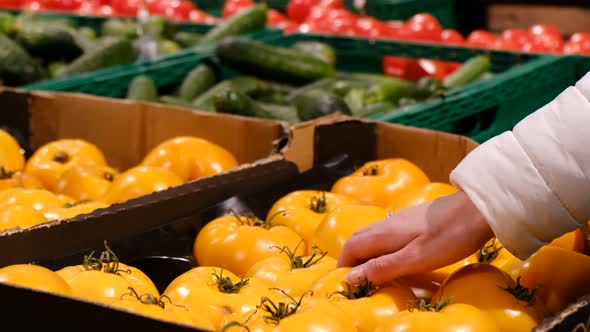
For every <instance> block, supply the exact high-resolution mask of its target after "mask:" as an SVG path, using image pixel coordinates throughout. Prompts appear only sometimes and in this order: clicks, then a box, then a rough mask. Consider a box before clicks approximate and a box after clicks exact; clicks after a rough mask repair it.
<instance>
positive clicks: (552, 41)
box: [522, 35, 564, 53]
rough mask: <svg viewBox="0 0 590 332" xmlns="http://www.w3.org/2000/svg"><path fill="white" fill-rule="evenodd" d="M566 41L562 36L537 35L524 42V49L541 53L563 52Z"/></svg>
mask: <svg viewBox="0 0 590 332" xmlns="http://www.w3.org/2000/svg"><path fill="white" fill-rule="evenodd" d="M563 48H564V41H563V38H561V36H558V37H556V36H554V35H542V36H536V37H535V38H533V40H532V41H531V42H529V43H526V44H524V46H523V47H522V50H523V51H526V52H540V53H561V52H563Z"/></svg>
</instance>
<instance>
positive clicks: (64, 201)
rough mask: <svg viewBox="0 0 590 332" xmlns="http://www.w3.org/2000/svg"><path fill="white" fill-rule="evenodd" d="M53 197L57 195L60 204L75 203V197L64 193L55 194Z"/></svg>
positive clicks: (68, 204)
mask: <svg viewBox="0 0 590 332" xmlns="http://www.w3.org/2000/svg"><path fill="white" fill-rule="evenodd" d="M55 197H57V199H58V200H59V204H60V205H61V206H70V205H73V204H75V203H76V200H75V199H73V198H71V197H70V196H67V195H64V194H56V195H55Z"/></svg>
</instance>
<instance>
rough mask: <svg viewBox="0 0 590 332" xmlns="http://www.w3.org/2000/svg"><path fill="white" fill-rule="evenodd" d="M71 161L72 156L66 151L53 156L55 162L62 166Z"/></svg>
mask: <svg viewBox="0 0 590 332" xmlns="http://www.w3.org/2000/svg"><path fill="white" fill-rule="evenodd" d="M68 160H70V155H69V154H68V153H67V152H65V151H57V152H56V153H55V154H54V155H53V161H56V162H58V163H60V164H65V163H67V162H68Z"/></svg>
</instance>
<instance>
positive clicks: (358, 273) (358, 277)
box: [344, 268, 365, 285]
mask: <svg viewBox="0 0 590 332" xmlns="http://www.w3.org/2000/svg"><path fill="white" fill-rule="evenodd" d="M364 274H365V273H364V271H363V269H362V268H354V269H351V270H350V271H349V272H348V274H347V275H346V277H345V278H344V279H346V282H348V283H349V284H352V285H356V284H359V283H361V282H362V280H363V279H364Z"/></svg>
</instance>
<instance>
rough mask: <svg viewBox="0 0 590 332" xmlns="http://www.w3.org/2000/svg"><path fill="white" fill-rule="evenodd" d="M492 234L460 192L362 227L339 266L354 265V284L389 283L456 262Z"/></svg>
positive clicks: (351, 278) (348, 278)
mask: <svg viewBox="0 0 590 332" xmlns="http://www.w3.org/2000/svg"><path fill="white" fill-rule="evenodd" d="M493 236H494V234H493V232H492V230H491V229H490V227H489V225H488V223H487V222H486V220H485V219H484V218H483V216H482V215H481V213H480V212H479V210H478V209H477V208H476V207H475V205H473V203H472V202H471V200H470V199H469V197H467V195H466V194H465V193H463V192H458V193H455V194H452V195H449V196H446V197H442V198H439V199H437V200H434V201H432V202H428V203H425V204H422V205H418V206H415V207H411V208H408V209H405V210H403V211H400V212H399V213H397V214H395V215H393V216H392V217H390V218H388V219H386V220H383V221H380V222H377V223H375V224H372V225H369V226H367V227H365V228H362V229H359V230H358V231H356V232H355V233H354V234H353V235H352V237H351V238H350V239H349V240H348V241H347V242H346V244H345V245H344V248H343V251H342V254H341V255H340V258H339V260H338V267H343V266H350V267H354V268H353V269H351V271H350V272H349V273H348V275H347V276H346V281H347V282H349V283H351V284H358V283H361V282H362V281H363V280H364V279H365V277H366V278H368V280H369V281H371V282H373V283H375V284H377V285H379V284H385V283H388V282H390V281H392V280H393V279H395V278H397V277H400V276H404V275H411V274H416V273H421V272H428V271H432V270H435V269H437V268H440V267H443V266H446V265H448V264H452V263H455V262H457V261H459V260H461V259H463V258H465V257H467V256H469V255H470V254H473V253H474V252H476V251H477V250H478V249H480V248H481V246H482V245H484V244H485V243H486V241H488V240H489V239H491V238H492V237H493Z"/></svg>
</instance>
